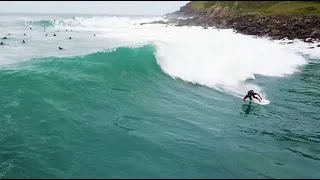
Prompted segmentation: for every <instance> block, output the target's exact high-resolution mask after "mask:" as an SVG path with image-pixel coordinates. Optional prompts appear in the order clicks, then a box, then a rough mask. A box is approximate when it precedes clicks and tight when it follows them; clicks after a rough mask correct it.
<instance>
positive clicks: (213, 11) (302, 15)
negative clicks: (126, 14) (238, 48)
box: [141, 1, 320, 43]
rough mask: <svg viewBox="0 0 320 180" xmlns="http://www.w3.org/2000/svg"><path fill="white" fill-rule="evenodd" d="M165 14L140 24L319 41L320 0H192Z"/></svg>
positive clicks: (311, 41)
mask: <svg viewBox="0 0 320 180" xmlns="http://www.w3.org/2000/svg"><path fill="white" fill-rule="evenodd" d="M164 17H165V18H166V19H167V21H154V22H150V23H142V24H141V25H143V24H166V25H175V26H202V27H203V28H207V27H216V28H219V29H230V28H232V29H234V30H235V31H236V32H238V33H242V34H247V35H255V36H268V37H270V38H272V39H289V40H293V39H301V40H303V41H305V42H309V43H313V42H319V40H320V1H191V2H189V3H187V4H186V5H185V6H183V7H181V8H180V10H178V11H176V12H173V13H169V14H166V15H164ZM181 18H183V19H181Z"/></svg>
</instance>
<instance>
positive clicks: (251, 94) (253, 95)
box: [243, 90, 262, 102]
mask: <svg viewBox="0 0 320 180" xmlns="http://www.w3.org/2000/svg"><path fill="white" fill-rule="evenodd" d="M255 95H258V96H259V97H260V99H259V98H257V97H256V96H255ZM252 97H253V98H256V99H258V100H259V102H261V100H262V97H261V96H260V94H258V93H255V92H254V91H253V90H250V91H248V94H247V95H246V96H245V97H244V98H243V101H244V102H246V99H247V98H249V99H250V100H252Z"/></svg>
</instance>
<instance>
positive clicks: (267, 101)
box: [249, 98, 270, 105]
mask: <svg viewBox="0 0 320 180" xmlns="http://www.w3.org/2000/svg"><path fill="white" fill-rule="evenodd" d="M249 101H250V100H249ZM251 102H254V103H256V104H260V105H267V104H269V103H270V101H269V100H267V99H262V100H261V102H259V101H258V100H257V99H254V98H253V100H251Z"/></svg>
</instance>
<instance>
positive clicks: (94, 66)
mask: <svg viewBox="0 0 320 180" xmlns="http://www.w3.org/2000/svg"><path fill="white" fill-rule="evenodd" d="M2 16H4V15H2ZM2 18H4V17H2ZM31 18H33V16H31ZM39 18H41V17H39ZM28 21H29V20H28ZM26 22H27V21H26ZM43 23H47V21H42V22H41V26H42V24H43ZM19 26H22V25H19ZM52 26H54V25H52ZM26 27H28V26H27V25H26ZM33 27H34V29H35V30H34V31H33V32H32V33H36V31H37V29H36V28H37V26H35V25H34V26H33ZM2 28H4V27H2ZM21 28H22V27H21ZM38 28H39V29H40V28H41V27H38ZM17 29H18V28H17ZM19 31H20V30H16V32H19ZM41 31H42V30H41ZM51 31H52V32H53V30H51ZM2 32H4V31H2ZM21 32H22V31H21ZM38 32H40V30H38ZM48 32H49V30H48ZM42 33H45V32H42ZM77 33H78V34H81V37H83V38H80V35H77V36H76V35H73V34H72V36H76V37H75V38H74V39H75V40H74V41H73V42H72V43H71V42H69V41H67V40H64V41H65V42H66V43H65V45H64V46H65V47H68V48H67V49H70V50H69V51H64V52H61V53H60V52H59V51H54V50H53V48H51V47H56V46H57V45H56V44H55V42H56V41H60V42H61V41H62V40H61V39H62V38H64V37H68V36H69V35H70V34H71V33H69V34H67V33H65V34H63V35H60V34H62V33H60V34H59V36H58V37H59V38H60V39H59V40H46V41H47V43H45V42H43V41H41V40H40V39H41V38H43V37H44V36H41V38H40V36H38V38H39V42H38V43H34V44H32V41H36V40H37V39H36V37H34V36H35V35H34V34H32V35H34V36H33V38H32V37H30V36H31V35H29V36H28V38H29V40H28V41H27V46H28V47H25V48H30V49H33V48H34V49H37V50H34V51H31V52H30V51H26V52H25V54H24V53H22V52H23V51H21V49H20V55H16V56H14V54H15V53H16V51H15V50H12V51H10V52H11V55H10V56H9V55H8V53H9V52H7V51H6V52H5V51H4V50H3V51H1V53H2V54H1V57H2V60H6V62H8V61H10V62H11V61H14V60H15V59H16V61H14V63H10V64H9V65H8V64H6V65H3V66H2V68H1V70H0V94H1V101H0V118H1V119H0V120H1V124H2V126H0V142H1V146H0V148H1V149H0V162H1V163H0V170H1V172H0V173H1V174H0V175H1V177H2V178H319V177H320V145H319V143H320V132H319V127H320V111H319V110H320V109H319V106H320V91H319V90H320V89H319V82H320V72H319V68H320V64H319V59H314V58H311V57H308V56H304V58H306V59H307V60H308V64H306V65H303V66H300V67H299V70H300V71H299V72H295V73H293V74H291V75H288V76H284V77H269V76H261V75H256V79H254V80H248V81H252V82H254V83H255V85H257V86H259V87H262V88H264V89H266V92H267V94H268V100H270V101H271V103H270V104H269V105H266V106H261V105H257V104H244V103H243V102H242V101H241V99H239V98H237V97H234V96H232V95H230V94H228V93H225V92H222V91H217V90H216V89H213V88H209V87H207V86H202V85H198V84H192V83H188V82H185V81H183V80H181V79H179V78H172V77H170V76H169V75H168V74H166V73H164V72H163V70H162V69H161V67H160V66H159V65H158V63H157V56H156V55H155V54H156V51H157V48H156V47H155V45H153V44H149V45H143V46H141V47H119V48H116V49H114V51H109V50H102V49H108V44H110V43H111V42H112V40H108V39H107V40H106V39H100V40H98V38H97V39H94V40H92V39H93V36H92V34H93V33H95V32H91V31H88V32H82V31H81V32H80V31H79V32H74V34H77ZM28 34H30V33H28ZM89 34H90V35H89ZM42 35H43V34H42ZM13 36H14V35H13ZM15 38H16V39H18V38H20V39H21V37H20V36H18V35H16V36H15ZM50 38H52V37H50ZM20 39H19V40H20ZM12 41H13V40H12V39H11V44H10V39H9V40H8V41H7V42H8V43H7V44H10V45H11V48H12V47H20V46H22V45H21V44H18V43H16V44H15V43H14V42H12ZM40 41H41V42H40ZM64 41H63V42H64ZM80 41H83V42H82V43H80ZM104 41H107V42H106V43H103V42H104ZM17 42H18V40H17ZM75 42H78V43H75ZM39 44H40V45H39ZM91 45H92V46H91ZM87 46H91V47H90V48H91V49H90V48H89V47H87ZM35 47H37V48H35ZM71 47H74V48H73V49H72V50H71ZM86 47H87V49H86ZM0 48H2V47H0ZM5 48H9V45H7V46H6V47H5ZM41 48H42V49H41ZM84 49H86V50H87V51H86V52H88V53H86V54H81V52H82V50H84ZM45 50H46V51H45ZM55 50H56V48H55ZM92 51H95V52H92ZM41 53H42V54H41ZM46 53H47V54H48V55H47V56H46ZM21 54H22V55H21ZM39 54H41V56H42V57H40V55H39ZM31 56H34V57H33V58H30V57H31ZM5 58H6V59H5ZM24 58H25V59H24ZM17 59H19V61H18V60H17Z"/></svg>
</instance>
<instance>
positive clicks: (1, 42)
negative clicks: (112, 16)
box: [0, 20, 96, 50]
mask: <svg viewBox="0 0 320 180" xmlns="http://www.w3.org/2000/svg"><path fill="white" fill-rule="evenodd" d="M30 22H31V21H30ZM54 22H55V20H54ZM43 28H44V30H46V27H45V26H43ZM30 30H32V28H31V27H30ZM66 31H68V30H67V29H66ZM70 31H71V32H72V30H70ZM44 32H46V31H44ZM58 32H59V31H58ZM10 35H11V34H10V33H9V34H7V35H6V36H4V37H3V38H2V39H3V40H7V39H8V38H7V36H10ZM23 35H24V36H26V34H25V33H24V34H23ZM45 36H48V33H46V35H45ZM53 36H57V35H56V33H53ZM93 36H96V35H95V34H94V35H93ZM69 39H72V37H71V36H70V37H69ZM22 43H26V41H25V40H22ZM0 45H5V44H4V43H3V41H0ZM59 50H64V49H63V48H62V47H60V46H59Z"/></svg>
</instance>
